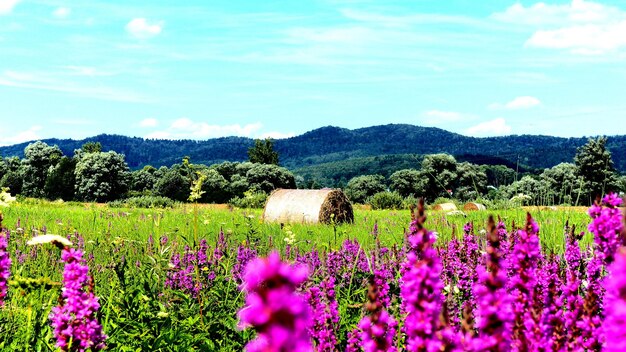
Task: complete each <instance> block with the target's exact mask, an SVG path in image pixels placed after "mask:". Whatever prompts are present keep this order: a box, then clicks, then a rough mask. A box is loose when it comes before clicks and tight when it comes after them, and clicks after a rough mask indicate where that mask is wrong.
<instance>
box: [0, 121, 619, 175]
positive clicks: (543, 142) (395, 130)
mask: <svg viewBox="0 0 626 352" xmlns="http://www.w3.org/2000/svg"><path fill="white" fill-rule="evenodd" d="M89 141H93V142H100V143H101V144H102V147H103V149H104V150H105V151H106V150H115V151H117V152H119V153H123V154H125V155H126V161H127V162H128V165H129V166H130V167H131V168H133V169H137V168H141V167H143V166H144V165H152V166H155V167H159V166H162V165H165V166H170V165H172V164H174V163H179V162H180V161H181V159H182V157H183V156H189V157H190V158H191V161H192V162H194V163H203V164H214V163H218V162H222V161H225V160H229V161H244V160H247V150H248V148H249V147H251V146H252V145H253V144H254V141H253V139H250V138H244V137H224V138H215V139H209V140H205V141H192V140H159V139H143V138H137V137H125V136H119V135H106V134H103V135H98V136H95V137H91V138H86V139H84V140H71V139H46V140H44V142H46V143H48V144H51V145H54V144H56V145H58V146H59V148H61V150H62V151H63V153H65V154H66V155H73V152H74V150H75V149H79V148H80V147H81V145H82V144H84V143H86V142H89ZM586 142H587V138H561V137H550V136H539V135H518V136H505V137H489V138H476V137H467V136H463V135H460V134H456V133H452V132H448V131H445V130H442V129H439V128H431V127H420V126H414V125H403V124H390V125H382V126H372V127H365V128H359V129H354V130H350V129H346V128H339V127H333V126H328V127H322V128H318V129H316V130H313V131H309V132H306V133H304V134H302V135H300V136H296V137H292V138H287V139H279V140H276V141H275V149H276V150H277V151H278V153H279V155H280V161H281V164H282V165H284V166H286V167H288V168H290V169H303V170H309V169H308V167H310V166H315V165H320V164H326V165H328V164H329V163H333V162H338V161H347V160H350V159H355V158H365V159H361V160H368V159H367V158H368V157H381V156H388V155H396V154H407V155H423V154H432V153H449V154H452V155H455V156H456V157H457V159H459V160H467V161H471V162H474V163H477V164H505V165H509V166H513V167H517V166H518V165H522V166H523V167H528V168H531V169H532V168H541V169H542V168H547V167H552V166H554V165H556V164H558V163H561V162H572V161H573V158H574V155H575V154H576V148H578V147H580V146H582V145H583V144H585V143H586ZM27 145H28V143H21V144H16V145H12V146H6V147H0V155H2V156H13V155H16V156H20V157H23V152H24V148H25V147H26V146H27ZM607 147H608V149H609V150H610V151H611V152H612V155H613V161H614V162H615V166H616V168H617V169H618V170H620V171H621V172H626V136H610V137H608V142H607ZM411 158H413V157H408V160H411ZM396 159H397V158H396ZM401 159H402V158H401ZM405 159H406V158H404V159H403V160H405ZM389 160H392V161H393V160H394V159H393V157H392V158H391V159H389ZM374 161H375V160H374ZM396 161H397V160H396ZM405 161H406V160H405ZM353 162H358V161H355V160H353ZM402 165H409V164H407V163H406V162H403V163H402ZM309 171H310V170H309Z"/></svg>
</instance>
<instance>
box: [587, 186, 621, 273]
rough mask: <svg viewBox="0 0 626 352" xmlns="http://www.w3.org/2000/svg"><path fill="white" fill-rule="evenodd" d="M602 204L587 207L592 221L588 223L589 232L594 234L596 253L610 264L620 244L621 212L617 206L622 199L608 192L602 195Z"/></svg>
mask: <svg viewBox="0 0 626 352" xmlns="http://www.w3.org/2000/svg"><path fill="white" fill-rule="evenodd" d="M602 201H603V206H601V205H599V204H594V205H592V206H591V208H589V211H588V213H589V216H591V218H593V221H592V222H591V223H590V224H589V232H591V233H593V234H594V241H595V246H596V251H598V252H599V253H598V254H597V255H602V257H603V259H604V262H605V263H606V264H611V262H612V261H613V256H614V255H615V251H616V250H617V247H619V245H620V239H619V236H620V233H621V232H622V229H623V224H622V213H621V211H620V210H619V208H618V206H619V205H621V203H622V200H621V199H620V198H619V197H618V196H617V195H615V194H613V193H610V194H608V195H606V196H605V197H604V199H603V200H602Z"/></svg>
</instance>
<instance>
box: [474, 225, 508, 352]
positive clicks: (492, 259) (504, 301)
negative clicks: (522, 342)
mask: <svg viewBox="0 0 626 352" xmlns="http://www.w3.org/2000/svg"><path fill="white" fill-rule="evenodd" d="M487 229H488V231H487V241H488V246H487V253H486V254H485V256H486V265H487V267H486V268H483V267H479V281H478V283H477V284H475V285H474V293H475V295H476V301H477V305H478V318H479V319H478V332H479V336H478V338H476V339H474V340H473V343H472V347H473V350H474V351H493V352H496V351H502V352H504V351H509V350H510V349H511V324H512V323H513V314H512V312H511V303H510V299H509V296H508V294H507V293H506V270H505V268H506V265H505V263H504V262H503V260H502V249H501V248H500V236H499V234H498V229H497V228H496V226H495V222H494V220H493V217H491V216H490V217H489V221H488V223H487Z"/></svg>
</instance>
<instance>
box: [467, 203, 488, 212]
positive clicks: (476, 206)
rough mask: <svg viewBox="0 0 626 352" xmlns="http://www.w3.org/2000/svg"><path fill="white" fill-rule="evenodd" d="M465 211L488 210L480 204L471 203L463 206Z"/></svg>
mask: <svg viewBox="0 0 626 352" xmlns="http://www.w3.org/2000/svg"><path fill="white" fill-rule="evenodd" d="M463 210H465V211H476V210H487V207H486V206H484V205H483V204H480V203H474V202H469V203H465V205H464V206H463Z"/></svg>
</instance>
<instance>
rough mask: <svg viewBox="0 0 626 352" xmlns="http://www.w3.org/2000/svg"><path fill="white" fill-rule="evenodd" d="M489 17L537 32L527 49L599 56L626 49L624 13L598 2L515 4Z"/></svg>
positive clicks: (625, 15) (581, 0)
mask: <svg viewBox="0 0 626 352" xmlns="http://www.w3.org/2000/svg"><path fill="white" fill-rule="evenodd" d="M492 18H494V19H496V20H498V21H503V22H509V23H514V24H519V25H528V26H533V27H535V28H536V29H537V30H536V31H535V32H534V33H533V34H532V35H531V37H530V38H529V39H528V40H527V41H526V43H525V45H526V46H527V47H536V48H548V49H561V50H568V51H569V52H571V53H573V54H579V55H601V54H606V53H608V52H611V51H615V50H618V49H620V48H623V47H626V36H625V35H624V34H625V33H626V11H622V10H621V9H619V8H617V7H614V6H608V5H604V4H601V3H597V2H593V1H585V0H572V2H571V3H568V4H561V5H550V4H545V3H543V2H539V3H536V4H534V5H531V6H529V7H525V6H524V5H522V4H520V3H516V4H514V5H513V6H511V7H509V8H508V9H507V10H506V11H504V12H501V13H496V14H493V15H492Z"/></svg>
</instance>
